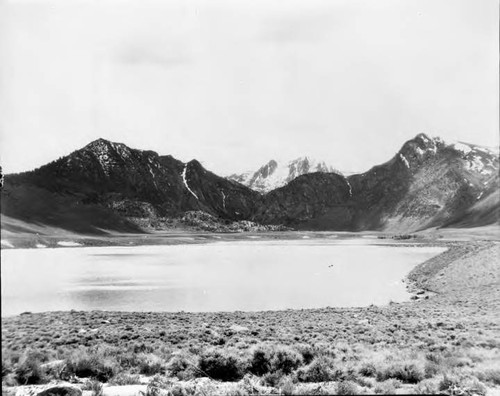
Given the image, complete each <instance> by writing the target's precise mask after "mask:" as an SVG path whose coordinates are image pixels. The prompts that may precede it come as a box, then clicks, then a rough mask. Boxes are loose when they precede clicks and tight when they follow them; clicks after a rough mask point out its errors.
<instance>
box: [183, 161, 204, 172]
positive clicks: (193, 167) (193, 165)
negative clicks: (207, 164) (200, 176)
mask: <svg viewBox="0 0 500 396" xmlns="http://www.w3.org/2000/svg"><path fill="white" fill-rule="evenodd" d="M186 165H187V166H188V167H189V169H190V170H205V168H204V167H203V165H202V164H201V163H200V161H198V160H196V159H192V160H191V161H189V162H188V163H187V164H186Z"/></svg>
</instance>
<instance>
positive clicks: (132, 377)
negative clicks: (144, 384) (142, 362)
mask: <svg viewBox="0 0 500 396" xmlns="http://www.w3.org/2000/svg"><path fill="white" fill-rule="evenodd" d="M109 383H110V384H111V385H119V386H121V385H136V384H140V383H141V377H139V375H137V374H126V373H120V374H117V375H115V376H114V377H113V378H111V380H110V381H109Z"/></svg>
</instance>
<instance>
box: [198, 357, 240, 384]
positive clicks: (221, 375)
mask: <svg viewBox="0 0 500 396" xmlns="http://www.w3.org/2000/svg"><path fill="white" fill-rule="evenodd" d="M198 367H199V369H200V373H201V374H202V375H207V376H209V377H210V378H213V379H216V380H221V381H237V380H239V379H241V378H243V374H244V364H243V362H242V361H241V359H239V358H238V357H237V356H234V355H232V354H230V353H229V352H228V351H222V352H221V351H219V350H210V351H207V352H205V353H203V354H202V355H201V356H200V359H199V363H198Z"/></svg>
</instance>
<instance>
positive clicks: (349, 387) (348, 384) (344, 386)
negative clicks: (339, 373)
mask: <svg viewBox="0 0 500 396" xmlns="http://www.w3.org/2000/svg"><path fill="white" fill-rule="evenodd" d="M335 393H336V394H337V395H357V394H358V393H359V387H358V386H357V385H356V384H355V383H354V382H352V381H340V382H339V383H338V384H337V386H336V388H335Z"/></svg>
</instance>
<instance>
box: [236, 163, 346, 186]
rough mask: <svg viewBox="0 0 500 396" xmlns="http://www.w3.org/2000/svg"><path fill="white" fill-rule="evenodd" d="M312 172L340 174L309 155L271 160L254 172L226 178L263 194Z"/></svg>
mask: <svg viewBox="0 0 500 396" xmlns="http://www.w3.org/2000/svg"><path fill="white" fill-rule="evenodd" d="M314 172H323V173H332V172H333V173H337V174H340V172H339V171H337V170H335V169H334V168H333V167H331V166H329V165H327V164H326V163H325V162H323V161H316V160H313V159H311V158H309V157H299V158H296V159H294V160H292V161H289V162H278V161H275V160H271V161H269V162H268V163H267V164H265V165H263V166H261V167H260V168H259V169H258V170H257V171H255V172H252V171H249V172H245V173H241V174H232V175H230V176H228V179H229V180H234V181H237V182H238V183H241V184H244V185H245V186H247V187H250V188H251V189H252V190H255V191H258V192H260V193H263V194H265V193H267V192H269V191H272V190H275V189H276V188H279V187H283V186H284V185H286V184H288V183H290V182H291V181H292V180H293V179H295V178H297V177H299V176H301V175H305V174H307V173H314Z"/></svg>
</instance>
